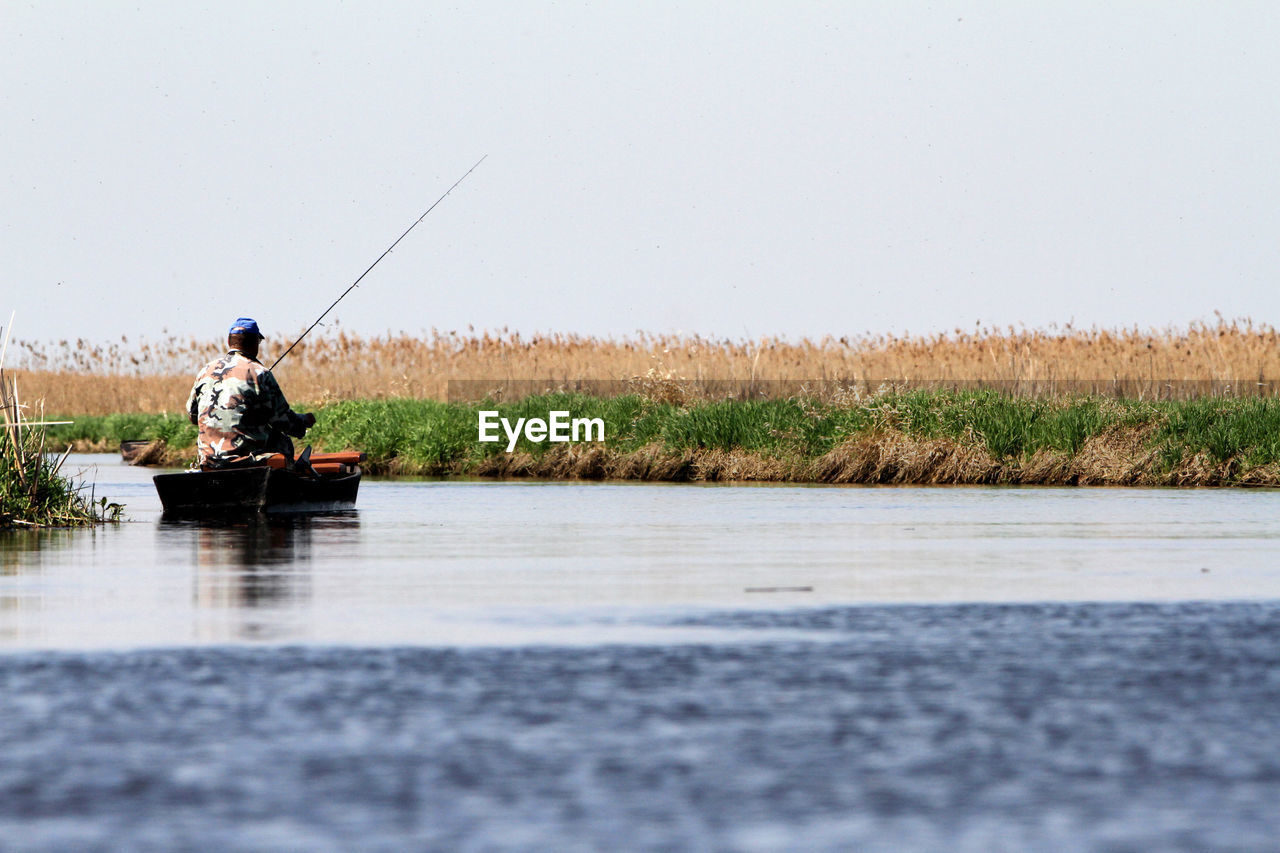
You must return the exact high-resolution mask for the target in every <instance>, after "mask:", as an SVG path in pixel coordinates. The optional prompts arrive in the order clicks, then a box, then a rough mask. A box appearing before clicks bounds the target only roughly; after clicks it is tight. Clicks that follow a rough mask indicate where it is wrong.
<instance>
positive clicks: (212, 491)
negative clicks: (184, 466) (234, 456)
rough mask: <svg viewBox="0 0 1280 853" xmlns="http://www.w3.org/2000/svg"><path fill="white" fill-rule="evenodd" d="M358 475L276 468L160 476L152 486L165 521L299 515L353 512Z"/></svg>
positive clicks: (234, 469)
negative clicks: (232, 515) (315, 474)
mask: <svg viewBox="0 0 1280 853" xmlns="http://www.w3.org/2000/svg"><path fill="white" fill-rule="evenodd" d="M360 476H361V473H360V469H359V468H358V467H353V468H352V469H351V471H350V472H349V473H341V474H333V475H327V476H326V475H322V476H319V477H312V476H307V475H304V474H300V473H297V472H295V471H287V470H282V469H275V468H266V467H252V468H229V469H226V470H223V471H184V472H182V473H178V474H157V475H156V476H155V477H153V478H152V480H153V481H154V482H155V484H156V492H157V493H158V494H159V495H160V503H161V504H162V505H163V506H164V512H165V515H183V516H201V515H217V514H226V513H260V512H266V513H272V514H284V513H289V514H297V513H316V512H336V511H340V510H348V509H355V506H356V493H357V492H358V491H359V489H360Z"/></svg>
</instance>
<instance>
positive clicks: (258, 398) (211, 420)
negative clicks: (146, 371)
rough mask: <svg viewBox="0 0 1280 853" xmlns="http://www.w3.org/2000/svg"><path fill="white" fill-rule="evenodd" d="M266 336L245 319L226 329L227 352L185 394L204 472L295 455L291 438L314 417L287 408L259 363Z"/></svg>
mask: <svg viewBox="0 0 1280 853" xmlns="http://www.w3.org/2000/svg"><path fill="white" fill-rule="evenodd" d="M262 338H263V335H262V333H261V332H259V331H258V324H257V323H256V322H254V321H253V320H251V319H250V318H248V317H241V318H239V319H238V320H236V321H235V322H234V323H232V324H231V329H230V331H228V332H227V347H228V351H227V354H226V355H224V356H222V358H219V359H215V360H214V361H211V362H209V363H208V364H206V365H205V366H204V369H203V370H201V371H200V375H199V376H197V377H196V383H195V385H194V386H193V387H192V388H191V396H190V397H189V398H187V415H188V417H190V418H191V423H193V424H195V425H196V426H197V427H198V428H199V433H198V436H197V439H196V447H197V450H198V452H199V454H200V467H201V468H202V469H204V470H212V469H215V468H227V467H232V466H236V465H248V464H253V463H254V462H258V461H261V460H263V459H265V458H266V457H268V456H270V455H271V454H273V453H283V454H284V455H285V457H286V458H287V459H289V460H292V459H293V442H292V441H291V440H290V439H289V436H293V437H294V438H302V436H303V435H305V434H306V432H307V430H308V429H310V428H311V427H313V426H315V423H316V416H315V415H313V414H310V413H308V414H304V415H300V414H298V413H297V412H295V411H294V410H293V409H291V408H289V403H288V401H287V400H285V398H284V393H283V392H282V391H281V390H280V386H279V385H278V384H276V379H275V377H274V376H272V375H271V371H270V370H268V369H267V368H266V367H264V366H263V365H262V363H261V362H259V361H258V345H259V343H260V342H261V341H262Z"/></svg>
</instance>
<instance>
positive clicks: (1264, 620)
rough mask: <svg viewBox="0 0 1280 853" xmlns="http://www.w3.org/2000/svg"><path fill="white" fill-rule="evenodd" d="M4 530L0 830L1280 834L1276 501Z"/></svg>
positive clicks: (355, 518) (496, 495)
mask: <svg viewBox="0 0 1280 853" xmlns="http://www.w3.org/2000/svg"><path fill="white" fill-rule="evenodd" d="M69 464H73V465H74V464H79V465H87V464H97V465H99V466H100V467H98V469H97V472H96V480H97V488H98V490H99V493H106V494H109V495H110V496H111V497H112V499H117V500H122V501H123V502H125V503H126V504H128V507H129V513H130V516H131V518H133V519H134V521H132V522H130V523H128V524H125V525H121V526H120V527H118V528H108V529H104V530H99V531H96V532H76V533H66V532H54V533H37V534H24V535H19V536H7V537H4V538H3V539H0V648H2V649H4V650H5V653H4V654H0V755H2V756H3V758H2V759H0V838H2V839H4V842H3V844H2V845H0V846H3V847H4V848H5V849H30V850H41V849H51V848H56V849H116V848H119V847H121V846H124V847H130V848H135V849H147V848H151V849H188V848H190V849H207V848H208V847H211V846H216V847H221V848H225V849H230V850H238V849H245V850H250V849H262V848H263V847H273V848H275V847H279V848H285V849H288V848H293V849H315V850H328V849H332V850H345V849H359V848H363V849H387V850H392V849H405V848H406V847H408V848H417V849H442V850H444V849H447V850H499V849H511V850H523V849H565V850H575V849H581V850H595V849H645V850H649V849H653V850H684V849H698V850H703V849H707V850H714V849H724V850H793V849H806V850H846V849H863V850H936V849H952V850H1001V849H1007V850H1145V849H1170V850H1205V849H1214V850H1270V849H1274V838H1275V837H1277V836H1280V820H1278V819H1277V818H1276V817H1275V816H1274V812H1275V809H1274V803H1275V802H1277V801H1280V748H1278V747H1280V730H1278V729H1277V726H1276V724H1275V722H1274V721H1275V719H1276V717H1275V710H1274V709H1275V708H1276V707H1277V700H1280V571H1277V569H1276V568H1275V563H1276V561H1275V559H1274V558H1275V554H1276V545H1277V537H1280V524H1277V523H1276V522H1275V519H1276V518H1277V510H1280V493H1277V492H1273V491H1263V490H1258V491H1209V490H1204V491H1159V490H1121V489H1102V490H1093V489H1079V490H1073V489H979V488H941V489H929V488H921V489H880V488H870V489H865V488H793V487H724V486H651V485H637V484H532V483H459V482H431V481H423V482H403V481H401V482H376V481H367V482H366V483H365V484H364V485H363V486H362V492H361V497H360V510H359V511H358V512H357V513H354V514H349V515H345V516H344V515H336V516H330V517H324V518H316V519H310V520H303V521H297V522H291V523H278V524H270V525H237V526H226V525H223V526H217V525H198V524H191V523H182V524H176V523H168V522H164V521H161V520H160V518H159V506H158V504H157V502H156V500H155V497H154V493H153V491H152V490H151V486H150V474H151V473H152V472H146V471H139V470H137V469H131V468H126V467H123V466H119V465H117V464H115V462H114V460H109V459H107V458H105V457H84V458H81V459H75V458H73V460H72V462H71V463H69Z"/></svg>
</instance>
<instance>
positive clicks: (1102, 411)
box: [49, 381, 1280, 486]
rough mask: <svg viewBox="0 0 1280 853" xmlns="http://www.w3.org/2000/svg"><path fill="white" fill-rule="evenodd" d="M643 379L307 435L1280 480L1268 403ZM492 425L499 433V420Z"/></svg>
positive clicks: (538, 469) (160, 460)
mask: <svg viewBox="0 0 1280 853" xmlns="http://www.w3.org/2000/svg"><path fill="white" fill-rule="evenodd" d="M679 387H680V386H679V385H678V384H676V383H672V382H667V381H663V382H657V383H650V384H649V385H648V387H647V388H646V389H645V393H633V394H625V395H621V396H616V397H598V396H586V395H581V394H566V393H561V394H549V395H536V396H531V397H527V398H525V399H522V400H518V401H509V402H483V403H446V402H441V401H438V400H426V399H409V398H390V399H363V400H343V401H334V400H330V401H327V402H326V401H321V402H320V403H319V404H318V405H317V407H316V412H317V417H318V418H319V423H318V425H317V427H316V428H314V429H313V430H312V431H311V433H309V434H308V438H307V442H308V443H311V444H313V445H314V446H315V447H316V449H317V450H325V451H338V450H343V449H349V448H358V449H361V450H364V451H365V452H366V453H368V456H369V461H368V464H367V466H366V469H367V470H368V471H370V472H371V473H374V474H393V475H408V476H479V477H538V478H553V479H634V480H654V481H675V482H682V481H706V482H726V481H754V482H790V483H850V484H853V483H860V484H1010V485H1015V484H1023V485H1030V484H1035V485H1119V486H1280V398H1277V397H1271V396H1257V397H1222V396H1212V397H1199V398H1194V399H1184V400H1177V399H1174V400H1138V399H1125V398H1119V399H1117V398H1112V397H1104V396H1096V395H1072V396H1062V397H1029V396H1016V395H1012V394H1008V393H1002V392H999V391H994V390H961V391H954V390H900V389H893V388H885V389H879V390H878V391H876V392H874V393H871V394H864V393H861V392H860V391H858V390H857V389H852V390H850V391H848V392H846V393H844V394H839V393H837V394H833V395H828V396H827V397H825V398H821V399H819V398H809V397H803V396H796V397H789V398H785V399H772V400H698V399H692V400H691V399H682V398H681V396H680V394H679V393H678V392H679ZM481 410H496V411H497V412H498V413H499V415H500V416H501V417H504V418H507V419H509V420H510V421H511V422H512V423H514V422H515V421H516V420H517V419H518V418H544V419H545V418H547V416H548V413H549V412H552V411H567V412H569V413H571V415H572V417H574V418H600V419H601V420H602V421H603V422H604V424H605V429H604V433H605V440H604V441H603V442H599V443H597V442H579V443H569V444H566V443H551V442H541V443H536V442H532V441H529V440H528V439H527V438H524V437H522V438H520V440H519V441H518V443H517V445H516V446H515V448H514V451H513V452H511V453H508V452H506V444H507V442H506V439H505V438H504V439H503V440H502V441H500V442H496V443H481V442H479V441H478V422H479V412H480V411H481ZM75 421H76V422H75V424H73V425H70V426H65V427H55V428H52V429H51V430H50V436H49V440H50V442H51V444H56V443H61V444H62V445H63V446H66V445H70V446H72V447H74V448H75V449H77V450H86V451H88V450H96V451H115V450H117V449H118V445H119V442H120V441H121V440H124V439H138V438H146V439H152V440H155V441H156V444H155V446H154V448H153V455H152V458H151V459H150V460H149V461H151V462H152V463H153V464H165V465H170V466H183V465H186V464H189V463H190V462H191V461H192V460H193V458H194V452H193V447H194V435H195V433H194V428H193V427H191V426H190V425H189V424H188V423H187V422H186V420H185V418H182V417H180V416H178V415H148V414H115V415H108V416H90V417H85V416H80V417H76V418H75ZM499 434H501V431H500V430H499Z"/></svg>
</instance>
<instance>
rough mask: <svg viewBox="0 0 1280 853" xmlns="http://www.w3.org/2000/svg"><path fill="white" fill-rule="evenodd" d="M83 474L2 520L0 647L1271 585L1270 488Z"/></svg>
mask: <svg viewBox="0 0 1280 853" xmlns="http://www.w3.org/2000/svg"><path fill="white" fill-rule="evenodd" d="M98 459H102V458H101V457H98ZM93 460H94V457H81V460H80V461H81V463H82V464H83V463H84V462H85V461H93ZM76 463H77V460H76V458H75V457H73V458H72V460H71V464H73V465H74V464H76ZM87 476H88V477H91V478H93V479H95V480H96V483H97V490H98V492H99V493H100V494H105V495H109V496H110V498H111V499H112V500H117V501H120V502H123V503H125V504H126V505H127V506H128V513H129V518H130V519H131V520H130V521H129V522H127V523H125V524H121V525H119V526H111V527H105V528H101V529H98V530H89V531H72V532H66V531H40V532H35V533H32V532H29V531H28V532H26V533H25V535H14V534H8V535H0V560H2V561H3V562H2V564H0V565H2V566H3V570H2V571H0V647H9V648H12V647H27V648H52V647H57V648H129V647H136V646H144V645H145V646H174V645H190V644H196V645H202V644H209V643H227V642H242V641H261V640H268V641H273V642H290V643H371V644H440V645H500V644H503V643H513V644H520V643H523V642H550V643H572V644H578V643H599V642H604V641H626V642H635V641H640V640H638V638H637V635H636V633H635V631H637V630H640V629H639V628H637V626H652V625H654V624H655V620H654V618H653V617H655V616H657V617H659V618H658V620H657V621H659V622H661V621H662V619H663V618H664V616H665V615H666V614H670V613H671V612H673V611H680V610H681V609H688V608H694V609H697V608H725V607H727V608H761V607H764V608H770V609H779V608H787V607H813V606H824V605H845V604H873V603H894V602H932V603H946V602H964V601H981V602H1018V601H1021V602H1043V601H1081V600H1085V601H1088V600H1093V601H1097V600H1109V601H1151V600H1160V601H1191V600H1240V599H1253V600H1259V599H1280V571H1277V570H1276V568H1275V566H1276V560H1275V555H1276V553H1277V552H1278V551H1280V524H1277V522H1276V519H1277V518H1280V491H1274V490H1261V489H1259V490H1188V491H1178V490H1157V489H1030V488H1028V489H1007V488H1006V489H999V488H950V489H938V488H932V489H931V488H894V489H876V488H870V489H868V488H842V487H816V488H810V487H793V486H777V487H740V486H690V485H683V486H671V485H655V484H618V483H528V482H523V483H521V482H487V483H474V482H456V481H453V482H449V481H445V482H439V481H435V482H432V481H424V482H410V481H387V480H378V479H370V480H369V482H367V483H366V484H365V485H364V486H363V487H362V489H361V495H360V507H359V509H358V510H357V511H356V512H349V513H346V514H335V515H326V516H320V517H311V518H299V519H288V518H282V519H276V518H270V519H261V520H257V521H253V522H247V521H241V522H233V523H200V522H192V521H165V520H162V519H161V513H160V505H159V501H158V499H157V498H156V494H155V489H154V487H153V485H152V482H151V476H152V472H151V471H145V470H139V469H136V468H130V467H128V466H123V465H120V464H119V462H118V460H115V459H112V460H111V464H110V465H108V464H106V462H105V460H102V467H100V468H99V469H98V470H97V472H96V473H94V472H87ZM644 630H646V631H647V630H648V628H645V629H644ZM663 630H664V631H665V632H666V636H673V635H674V634H673V631H674V629H663ZM682 630H683V629H682ZM659 633H662V632H659ZM681 636H682V638H684V639H688V637H689V636H690V635H689V634H687V633H684V634H681ZM662 641H665V640H662Z"/></svg>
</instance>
